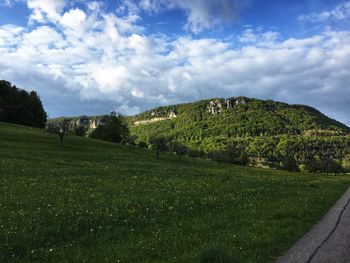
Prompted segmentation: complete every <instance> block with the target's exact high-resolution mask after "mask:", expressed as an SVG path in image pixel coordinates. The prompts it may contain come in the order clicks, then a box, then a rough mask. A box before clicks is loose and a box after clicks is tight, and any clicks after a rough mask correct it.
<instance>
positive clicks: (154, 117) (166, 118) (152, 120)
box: [134, 110, 177, 126]
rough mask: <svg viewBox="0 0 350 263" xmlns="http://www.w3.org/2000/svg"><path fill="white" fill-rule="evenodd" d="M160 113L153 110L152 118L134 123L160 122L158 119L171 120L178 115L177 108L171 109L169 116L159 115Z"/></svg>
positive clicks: (137, 124)
mask: <svg viewBox="0 0 350 263" xmlns="http://www.w3.org/2000/svg"><path fill="white" fill-rule="evenodd" d="M157 115H158V113H157V112H155V111H152V112H151V117H152V118H150V119H145V120H139V121H135V122H134V125H136V126H139V125H144V124H149V123H153V122H158V121H165V120H170V119H174V118H176V117H177V114H176V110H171V111H170V112H169V113H168V114H167V116H165V117H157Z"/></svg>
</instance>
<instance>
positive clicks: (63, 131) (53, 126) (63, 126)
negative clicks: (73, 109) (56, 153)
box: [46, 118, 73, 147]
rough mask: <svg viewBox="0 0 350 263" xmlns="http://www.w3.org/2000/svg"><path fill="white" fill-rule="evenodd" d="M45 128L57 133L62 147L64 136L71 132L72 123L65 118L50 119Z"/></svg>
mask: <svg viewBox="0 0 350 263" xmlns="http://www.w3.org/2000/svg"><path fill="white" fill-rule="evenodd" d="M46 130H47V131H48V132H51V133H54V134H57V135H58V137H59V139H60V145H61V147H63V139H64V136H66V135H69V134H72V133H73V125H72V122H71V121H70V120H69V119H66V118H64V119H63V120H51V121H49V122H48V123H47V125H46Z"/></svg>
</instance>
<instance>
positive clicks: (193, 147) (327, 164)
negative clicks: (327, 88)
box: [128, 97, 350, 172]
mask: <svg viewBox="0 0 350 263" xmlns="http://www.w3.org/2000/svg"><path fill="white" fill-rule="evenodd" d="M170 116H172V117H170ZM157 118H158V119H159V118H161V121H154V122H152V119H153V120H157ZM146 121H148V122H146ZM128 123H129V125H130V127H131V128H130V131H131V134H132V135H133V136H135V137H136V138H137V139H136V141H137V143H141V142H142V143H146V144H147V143H149V141H150V138H152V137H154V136H164V137H166V138H169V140H170V141H172V140H175V141H178V142H181V143H182V144H184V145H185V146H187V147H188V148H189V154H190V155H192V156H197V157H205V158H207V157H209V158H211V159H214V160H217V161H227V162H232V163H237V164H244V165H252V166H262V167H274V168H282V169H288V170H296V171H297V170H300V171H309V172H314V171H315V172H317V171H324V172H331V171H329V170H332V171H338V170H341V169H342V168H348V166H349V162H350V128H349V127H347V126H346V125H344V124H342V123H340V122H338V121H336V120H333V119H331V118H328V117H327V116H325V115H324V114H322V113H321V112H319V111H318V110H316V109H314V108H312V107H309V106H305V105H289V104H286V103H281V102H275V101H272V100H267V101H264V100H258V99H252V98H245V97H237V98H230V99H211V100H203V101H199V102H194V103H188V104H180V105H171V106H167V107H159V108H156V109H153V110H150V111H147V112H144V113H141V114H139V115H136V116H133V117H129V118H128Z"/></svg>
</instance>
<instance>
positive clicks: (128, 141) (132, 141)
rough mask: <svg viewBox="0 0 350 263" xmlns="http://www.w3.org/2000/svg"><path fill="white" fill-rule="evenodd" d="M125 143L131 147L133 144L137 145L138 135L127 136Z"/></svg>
mask: <svg viewBox="0 0 350 263" xmlns="http://www.w3.org/2000/svg"><path fill="white" fill-rule="evenodd" d="M123 143H125V144H126V145H128V146H129V148H131V146H135V145H136V136H133V135H128V136H126V137H125V138H124V140H123Z"/></svg>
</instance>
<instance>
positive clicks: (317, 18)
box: [298, 1, 350, 23]
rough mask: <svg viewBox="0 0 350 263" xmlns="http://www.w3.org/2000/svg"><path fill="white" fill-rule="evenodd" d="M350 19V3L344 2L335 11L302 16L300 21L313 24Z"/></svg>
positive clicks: (299, 18)
mask: <svg viewBox="0 0 350 263" xmlns="http://www.w3.org/2000/svg"><path fill="white" fill-rule="evenodd" d="M349 18H350V2H349V1H347V2H342V3H340V4H338V5H337V6H336V7H335V8H334V9H332V10H327V11H323V12H320V13H311V14H307V15H300V16H299V17H298V20H300V21H309V22H313V23H318V22H325V21H327V20H344V19H349Z"/></svg>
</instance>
